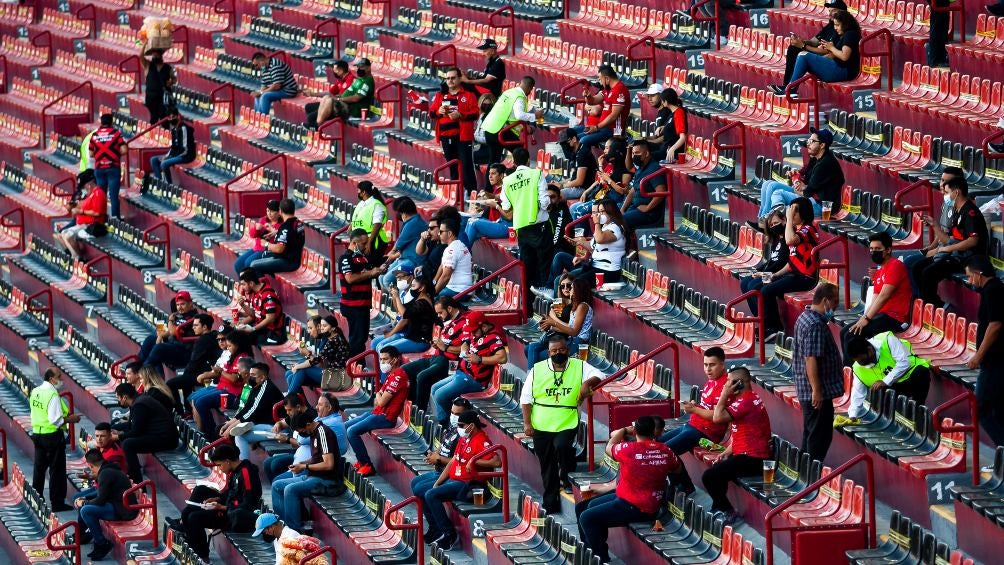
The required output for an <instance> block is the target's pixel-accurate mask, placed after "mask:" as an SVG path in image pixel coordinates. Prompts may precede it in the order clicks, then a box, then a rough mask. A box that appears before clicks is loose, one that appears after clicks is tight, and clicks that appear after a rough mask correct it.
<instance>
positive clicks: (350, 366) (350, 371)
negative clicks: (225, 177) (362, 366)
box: [345, 349, 380, 379]
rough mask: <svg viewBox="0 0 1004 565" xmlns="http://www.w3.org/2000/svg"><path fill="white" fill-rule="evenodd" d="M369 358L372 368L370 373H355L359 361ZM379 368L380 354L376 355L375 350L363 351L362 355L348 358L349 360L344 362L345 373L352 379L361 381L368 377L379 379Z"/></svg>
mask: <svg viewBox="0 0 1004 565" xmlns="http://www.w3.org/2000/svg"><path fill="white" fill-rule="evenodd" d="M369 356H372V357H373V367H374V369H373V370H372V371H362V372H357V371H356V365H357V364H358V363H359V362H360V361H363V360H365V359H366V358H367V357H369ZM379 366H380V354H379V353H377V352H376V350H375V349H367V350H366V351H363V352H362V353H359V354H356V355H353V356H352V357H349V360H348V361H346V362H345V373H346V374H347V375H348V376H350V377H352V378H353V379H363V378H370V377H372V378H380V370H379V368H378V367H379Z"/></svg>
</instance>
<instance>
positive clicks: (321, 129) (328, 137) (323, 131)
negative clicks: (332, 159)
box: [317, 118, 345, 165]
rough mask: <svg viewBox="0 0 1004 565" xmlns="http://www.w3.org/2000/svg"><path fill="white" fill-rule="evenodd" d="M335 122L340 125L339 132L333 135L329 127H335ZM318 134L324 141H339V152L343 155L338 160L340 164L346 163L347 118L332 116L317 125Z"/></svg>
mask: <svg viewBox="0 0 1004 565" xmlns="http://www.w3.org/2000/svg"><path fill="white" fill-rule="evenodd" d="M335 124H337V125H338V134H337V135H332V134H329V133H328V128H331V127H333V126H334V125H335ZM317 135H318V136H319V137H320V138H321V139H323V140H324V141H337V142H338V152H339V156H340V157H341V158H340V159H339V160H338V164H339V165H344V164H345V118H332V119H330V120H328V121H326V122H324V123H323V124H321V125H319V126H317Z"/></svg>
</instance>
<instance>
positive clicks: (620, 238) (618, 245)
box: [591, 222, 625, 271]
mask: <svg viewBox="0 0 1004 565" xmlns="http://www.w3.org/2000/svg"><path fill="white" fill-rule="evenodd" d="M600 231H606V232H610V233H612V234H614V237H616V238H617V239H615V240H614V241H611V242H610V243H596V240H595V239H594V240H592V243H591V247H592V251H593V257H592V261H593V266H594V267H596V268H597V269H600V270H601V271H617V270H620V268H621V259H623V258H624V250H625V247H624V245H625V238H624V232H623V231H622V230H621V227H620V226H618V225H617V224H615V223H613V222H610V223H608V224H605V225H604V226H603V227H602V228H600Z"/></svg>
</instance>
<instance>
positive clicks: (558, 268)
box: [547, 251, 575, 286]
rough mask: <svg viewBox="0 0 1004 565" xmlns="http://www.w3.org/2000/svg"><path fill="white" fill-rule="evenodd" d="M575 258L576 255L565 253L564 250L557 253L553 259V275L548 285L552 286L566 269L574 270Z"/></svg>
mask: <svg viewBox="0 0 1004 565" xmlns="http://www.w3.org/2000/svg"><path fill="white" fill-rule="evenodd" d="M574 259H575V256H573V255H572V254H571V253H565V252H564V251H559V252H558V253H555V254H554V259H551V275H550V278H549V280H548V285H547V286H552V285H553V284H554V283H555V281H557V280H558V277H560V276H561V274H562V273H564V272H565V271H570V270H572V268H573V267H575V263H574Z"/></svg>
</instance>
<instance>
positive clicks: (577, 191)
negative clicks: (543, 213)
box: [561, 186, 586, 200]
mask: <svg viewBox="0 0 1004 565" xmlns="http://www.w3.org/2000/svg"><path fill="white" fill-rule="evenodd" d="M585 191H586V189H585V188H582V187H581V186H576V187H572V188H563V189H561V197H562V198H564V199H565V200H572V199H574V198H578V197H580V196H582V193H583V192H585Z"/></svg>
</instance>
